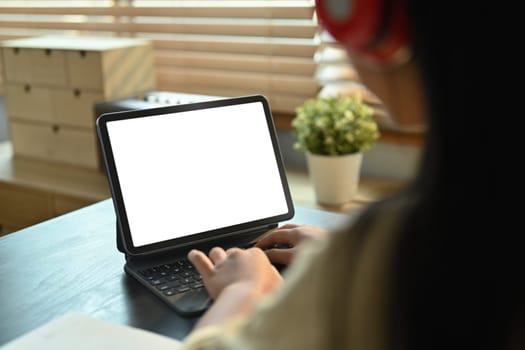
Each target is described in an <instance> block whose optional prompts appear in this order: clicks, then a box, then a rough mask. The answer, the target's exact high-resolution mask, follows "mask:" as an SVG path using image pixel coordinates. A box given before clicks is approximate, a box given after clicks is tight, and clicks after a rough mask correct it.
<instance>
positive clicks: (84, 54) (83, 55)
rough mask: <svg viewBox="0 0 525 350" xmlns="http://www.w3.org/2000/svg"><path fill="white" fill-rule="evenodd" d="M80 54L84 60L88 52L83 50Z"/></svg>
mask: <svg viewBox="0 0 525 350" xmlns="http://www.w3.org/2000/svg"><path fill="white" fill-rule="evenodd" d="M79 54H80V57H82V58H84V57H86V51H85V50H81V51H80V52H79Z"/></svg>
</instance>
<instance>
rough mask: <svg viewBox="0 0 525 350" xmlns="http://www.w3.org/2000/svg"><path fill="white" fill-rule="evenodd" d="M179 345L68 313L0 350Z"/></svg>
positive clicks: (127, 348) (162, 349)
mask: <svg viewBox="0 0 525 350" xmlns="http://www.w3.org/2000/svg"><path fill="white" fill-rule="evenodd" d="M180 347H181V343H180V342H179V341H177V340H175V339H171V338H168V337H165V336H161V335H158V334H155V333H152V332H148V331H145V330H142V329H138V328H133V327H129V326H123V325H119V324H114V323H110V322H108V321H101V320H98V319H96V318H92V317H88V316H84V315H80V314H77V313H67V314H65V315H63V316H61V317H59V318H57V319H54V320H52V321H50V322H49V323H46V324H45V325H43V326H41V327H39V328H37V329H35V330H33V331H31V332H29V333H27V334H25V335H23V336H21V337H19V338H17V339H15V340H13V341H11V342H9V343H7V344H5V345H4V346H3V347H0V348H1V349H2V350H28V349H38V350H63V349H67V350H88V349H89V350H95V349H101V350H102V349H104V350H105V349H108V350H118V349H125V350H139V349H140V350H144V349H155V350H165V349H166V350H167V349H170V350H174V349H175V350H177V349H179V348H180Z"/></svg>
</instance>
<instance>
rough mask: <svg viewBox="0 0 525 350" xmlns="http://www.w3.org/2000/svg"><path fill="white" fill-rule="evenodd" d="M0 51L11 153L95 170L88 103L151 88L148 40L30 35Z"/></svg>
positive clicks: (95, 144) (92, 104) (92, 117)
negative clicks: (33, 36)
mask: <svg viewBox="0 0 525 350" xmlns="http://www.w3.org/2000/svg"><path fill="white" fill-rule="evenodd" d="M0 49H1V53H2V58H3V59H2V62H3V72H4V82H5V87H6V92H7V94H6V105H7V111H8V118H9V121H10V124H11V138H12V141H13V147H14V153H15V155H17V154H18V155H23V156H28V157H35V158H38V159H42V160H50V161H54V162H63V163H66V164H69V165H79V166H83V167H91V168H95V169H100V165H101V163H102V162H101V161H99V159H98V157H99V152H98V142H97V139H96V135H95V121H96V117H97V116H96V115H95V111H94V107H95V104H96V103H97V102H103V101H105V100H111V99H116V98H122V97H128V96H130V95H135V94H137V93H142V92H146V91H149V90H154V89H155V72H154V63H153V46H152V45H151V42H150V41H148V40H143V39H135V38H96V37H35V38H26V39H16V40H7V41H4V42H2V43H1V45H0ZM31 123H33V125H30V124H31Z"/></svg>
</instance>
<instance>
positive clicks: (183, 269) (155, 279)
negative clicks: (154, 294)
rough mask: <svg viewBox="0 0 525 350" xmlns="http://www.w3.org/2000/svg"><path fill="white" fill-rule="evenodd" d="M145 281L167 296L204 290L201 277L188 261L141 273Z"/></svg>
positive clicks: (149, 269)
mask: <svg viewBox="0 0 525 350" xmlns="http://www.w3.org/2000/svg"><path fill="white" fill-rule="evenodd" d="M139 273H140V274H141V275H142V276H144V279H145V280H146V281H147V282H148V283H149V284H150V285H151V286H153V287H154V288H155V289H157V290H158V291H159V292H161V293H163V294H164V295H166V296H173V295H176V294H179V293H185V292H188V291H190V290H198V289H201V288H204V284H203V283H202V277H201V275H200V274H199V273H198V272H197V270H195V267H193V265H192V263H191V262H189V261H188V260H187V259H181V260H178V261H175V262H173V263H168V264H163V265H159V266H154V267H150V268H147V269H144V270H141V271H139Z"/></svg>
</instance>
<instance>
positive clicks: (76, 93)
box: [73, 89, 81, 97]
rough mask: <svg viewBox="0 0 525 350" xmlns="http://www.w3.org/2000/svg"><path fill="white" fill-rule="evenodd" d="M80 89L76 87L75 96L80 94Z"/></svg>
mask: <svg viewBox="0 0 525 350" xmlns="http://www.w3.org/2000/svg"><path fill="white" fill-rule="evenodd" d="M80 94H81V93H80V89H74V90H73V95H75V97H79V96H80Z"/></svg>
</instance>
